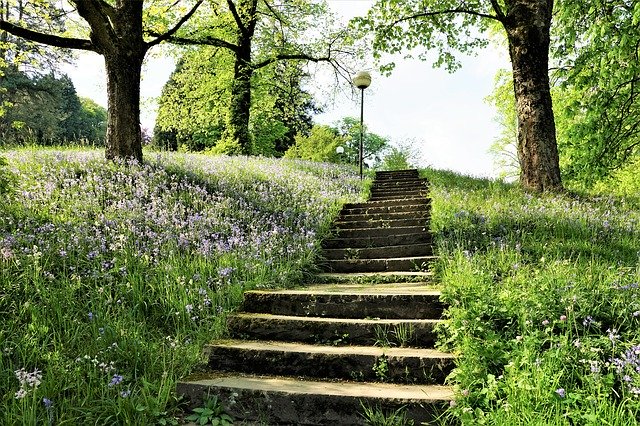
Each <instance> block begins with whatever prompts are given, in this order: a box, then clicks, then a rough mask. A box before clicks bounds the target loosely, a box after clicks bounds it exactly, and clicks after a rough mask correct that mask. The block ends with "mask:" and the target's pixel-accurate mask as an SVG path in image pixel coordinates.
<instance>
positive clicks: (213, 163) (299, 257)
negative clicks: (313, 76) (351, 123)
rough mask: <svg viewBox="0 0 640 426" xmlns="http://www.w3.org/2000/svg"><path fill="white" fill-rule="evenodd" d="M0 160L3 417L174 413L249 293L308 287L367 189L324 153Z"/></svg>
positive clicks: (139, 420) (170, 417)
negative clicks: (6, 187)
mask: <svg viewBox="0 0 640 426" xmlns="http://www.w3.org/2000/svg"><path fill="white" fill-rule="evenodd" d="M3 156H4V157H5V158H6V160H7V162H8V166H7V167H6V168H5V169H8V170H9V171H10V172H11V174H12V176H13V177H12V180H11V182H12V188H11V190H12V191H11V193H9V194H3V195H2V202H1V204H0V323H1V327H0V424H3V425H12V424H16V425H20V424H34V425H35V424H56V425H65V424H69V425H86V424H104V425H113V424H130V425H145V424H149V425H151V424H177V421H178V417H177V416H178V415H179V412H180V408H181V405H180V404H181V402H180V401H179V399H178V398H177V396H176V394H175V385H176V381H177V380H179V379H180V378H182V377H184V376H185V375H187V374H189V373H190V372H192V371H194V369H196V368H197V366H198V365H199V364H200V363H201V361H202V360H201V356H202V347H203V345H204V344H205V343H207V342H209V341H211V340H213V339H215V338H218V337H222V336H224V333H225V331H226V328H225V318H226V315H227V313H229V312H230V311H232V310H233V309H235V308H236V307H237V306H238V304H239V302H240V300H241V297H242V294H243V292H244V291H245V290H249V289H254V288H270V287H284V286H291V285H295V284H297V283H300V282H301V281H302V279H303V278H304V274H305V273H306V274H308V273H309V272H311V271H312V270H313V262H314V259H315V256H316V254H317V252H318V250H319V241H320V239H321V238H322V237H323V235H325V234H326V233H327V231H328V229H329V227H330V223H331V220H332V218H333V217H334V216H335V215H336V214H337V211H338V209H339V208H340V205H341V204H342V203H343V202H346V201H350V202H354V201H360V200H362V196H361V194H360V192H361V188H362V183H361V182H360V180H359V179H358V177H357V175H356V174H355V173H354V170H353V169H351V168H344V167H338V166H334V165H327V164H314V163H308V162H301V161H286V160H273V159H258V158H245V157H234V158H229V157H222V156H221V157H211V156H202V155H186V154H183V155H179V154H174V155H157V156H156V155H148V156H147V157H148V160H146V161H145V162H144V164H142V165H138V164H124V163H119V164H117V163H112V162H107V161H105V160H104V159H102V156H103V154H102V152H100V151H95V150H82V149H72V150H55V149H50V150H46V149H26V150H15V151H7V152H5V153H4V154H3ZM5 172H6V170H5Z"/></svg>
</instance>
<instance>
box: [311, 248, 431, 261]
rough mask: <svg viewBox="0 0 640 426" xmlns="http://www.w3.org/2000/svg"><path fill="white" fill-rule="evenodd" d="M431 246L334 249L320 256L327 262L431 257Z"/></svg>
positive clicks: (325, 251) (326, 250)
mask: <svg viewBox="0 0 640 426" xmlns="http://www.w3.org/2000/svg"><path fill="white" fill-rule="evenodd" d="M432 254H433V247H432V246H431V244H405V245H396V246H385V247H372V248H368V247H367V248H354V247H347V248H336V249H324V250H323V251H322V255H323V257H324V258H325V259H327V260H344V259H384V258H398V257H417V256H431V255H432Z"/></svg>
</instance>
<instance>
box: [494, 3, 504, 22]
mask: <svg viewBox="0 0 640 426" xmlns="http://www.w3.org/2000/svg"><path fill="white" fill-rule="evenodd" d="M491 7H493V10H494V12H496V16H497V19H498V21H501V22H502V21H504V19H505V18H506V15H505V14H504V11H503V10H502V7H500V4H499V3H498V0H491Z"/></svg>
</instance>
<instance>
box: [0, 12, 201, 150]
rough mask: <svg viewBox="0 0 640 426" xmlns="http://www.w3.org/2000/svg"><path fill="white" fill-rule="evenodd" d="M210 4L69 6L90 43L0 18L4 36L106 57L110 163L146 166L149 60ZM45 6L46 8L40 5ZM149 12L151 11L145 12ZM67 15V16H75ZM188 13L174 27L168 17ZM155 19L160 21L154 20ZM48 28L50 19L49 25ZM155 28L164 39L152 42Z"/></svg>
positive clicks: (159, 37) (0, 26) (45, 26)
mask: <svg viewBox="0 0 640 426" xmlns="http://www.w3.org/2000/svg"><path fill="white" fill-rule="evenodd" d="M203 1H204V0H197V1H192V2H189V3H190V4H191V5H192V7H191V8H190V9H185V8H184V3H185V2H169V1H163V0H157V1H146V2H145V1H143V0H140V1H129V0H115V1H113V2H107V1H104V0H69V1H68V3H69V5H71V6H72V7H73V12H75V13H77V14H78V15H79V16H80V17H81V18H82V20H83V22H84V24H86V27H85V28H84V30H85V32H86V33H87V35H88V36H87V37H86V38H82V37H79V38H75V37H67V36H63V35H61V32H60V31H59V30H60V28H51V27H49V26H47V25H41V23H40V22H23V21H20V20H15V19H16V18H15V17H11V18H12V22H10V21H9V20H7V19H5V17H4V15H3V16H2V17H0V30H3V31H6V32H8V33H10V34H12V35H14V36H17V37H21V38H23V39H26V40H30V41H33V42H36V43H41V44H46V45H50V46H56V47H61V48H68V49H80V50H87V51H93V52H96V53H99V54H100V55H102V56H103V57H104V61H105V68H106V73H107V96H108V114H109V118H108V128H107V139H106V157H107V158H110V159H114V158H133V159H136V160H138V161H140V160H142V132H141V129H140V76H141V72H142V63H143V61H144V58H145V56H146V54H147V52H148V51H149V49H150V48H152V47H153V46H155V45H157V44H160V43H161V42H163V41H165V40H166V39H167V38H169V37H170V36H171V35H173V34H174V33H175V32H176V31H178V29H179V28H180V27H181V26H182V25H183V24H184V23H185V22H186V21H187V20H188V19H189V18H190V17H191V16H192V15H193V14H194V13H195V11H196V9H197V8H198V7H199V6H200V4H201V3H202V2H203ZM34 3H41V2H34ZM145 6H147V7H145ZM70 12H71V11H69V12H66V11H65V12H64V14H67V13H70ZM181 12H184V14H183V15H182V17H181V18H179V19H177V20H176V23H175V24H174V25H173V26H172V27H169V26H168V23H167V19H168V17H171V16H174V15H175V14H177V13H181ZM154 18H155V20H154ZM45 22H46V19H45ZM150 26H153V27H154V28H153V29H154V31H153V32H154V33H156V34H160V35H158V36H157V37H155V38H153V39H151V40H149V41H147V40H145V38H144V35H145V33H146V32H148V31H150V28H149V27H150Z"/></svg>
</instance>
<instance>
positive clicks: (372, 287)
mask: <svg viewBox="0 0 640 426" xmlns="http://www.w3.org/2000/svg"><path fill="white" fill-rule="evenodd" d="M300 290H302V291H309V292H317V293H330V294H334V293H350V294H386V295H404V294H424V293H433V294H440V287H439V286H438V285H436V284H434V283H432V282H429V281H419V280H418V281H415V280H414V281H403V280H400V281H393V280H391V281H385V282H359V281H358V280H353V281H349V282H341V281H336V282H331V283H327V282H325V283H314V284H307V285H305V286H304V287H301V288H300V289H298V290H295V289H294V290H281V291H300Z"/></svg>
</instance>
